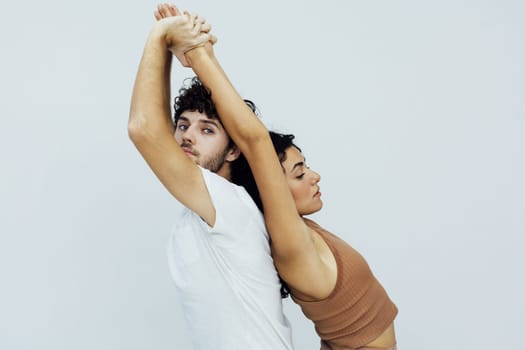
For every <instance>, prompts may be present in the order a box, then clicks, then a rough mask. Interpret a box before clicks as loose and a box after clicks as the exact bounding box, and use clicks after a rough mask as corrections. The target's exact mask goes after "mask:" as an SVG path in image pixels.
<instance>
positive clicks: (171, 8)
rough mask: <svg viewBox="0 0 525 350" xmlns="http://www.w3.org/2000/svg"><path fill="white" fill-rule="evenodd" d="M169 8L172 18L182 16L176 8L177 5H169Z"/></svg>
mask: <svg viewBox="0 0 525 350" xmlns="http://www.w3.org/2000/svg"><path fill="white" fill-rule="evenodd" d="M168 7H169V9H170V13H171V15H172V16H179V15H180V11H179V9H178V8H177V6H175V5H168Z"/></svg>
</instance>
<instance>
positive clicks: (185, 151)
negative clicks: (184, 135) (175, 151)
mask: <svg viewBox="0 0 525 350" xmlns="http://www.w3.org/2000/svg"><path fill="white" fill-rule="evenodd" d="M182 150H183V151H184V153H186V154H187V155H192V156H194V155H195V152H194V151H193V150H192V149H191V148H187V147H182Z"/></svg>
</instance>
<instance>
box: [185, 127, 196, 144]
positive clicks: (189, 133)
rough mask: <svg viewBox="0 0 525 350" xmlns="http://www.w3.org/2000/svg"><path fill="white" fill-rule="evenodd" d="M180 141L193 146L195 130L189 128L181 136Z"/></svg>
mask: <svg viewBox="0 0 525 350" xmlns="http://www.w3.org/2000/svg"><path fill="white" fill-rule="evenodd" d="M182 141H183V142H185V143H190V144H192V145H193V144H195V130H193V128H192V127H189V128H188V129H186V130H185V131H184V133H183V134H182Z"/></svg>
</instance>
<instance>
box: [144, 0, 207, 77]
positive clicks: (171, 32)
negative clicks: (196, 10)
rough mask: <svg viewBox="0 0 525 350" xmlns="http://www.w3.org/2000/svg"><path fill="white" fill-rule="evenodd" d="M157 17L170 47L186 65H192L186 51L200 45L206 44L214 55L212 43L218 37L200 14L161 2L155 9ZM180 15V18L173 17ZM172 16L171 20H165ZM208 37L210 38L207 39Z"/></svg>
mask: <svg viewBox="0 0 525 350" xmlns="http://www.w3.org/2000/svg"><path fill="white" fill-rule="evenodd" d="M154 14H155V19H157V21H159V22H163V23H161V25H162V26H163V31H164V33H165V39H166V44H167V46H168V49H169V50H170V51H171V52H172V53H173V54H174V55H175V57H177V59H178V60H179V62H180V63H181V64H182V65H183V66H184V67H190V63H189V61H188V59H187V57H186V56H185V53H186V52H188V51H190V50H192V49H194V48H196V47H199V46H204V47H205V49H206V52H207V53H208V55H210V56H213V48H212V45H213V44H215V43H216V42H217V38H216V37H215V36H214V35H212V34H210V30H211V26H210V25H209V24H208V23H206V20H205V19H204V18H203V17H199V15H197V14H194V15H191V14H190V13H189V12H187V11H185V12H184V14H182V15H181V13H180V11H179V9H178V8H177V7H176V6H174V5H170V4H159V5H158V6H157V9H156V10H155V13H154ZM177 16H180V17H179V18H178V19H176V20H175V19H173V17H177ZM167 18H172V19H171V20H165V19H167ZM206 38H208V40H206Z"/></svg>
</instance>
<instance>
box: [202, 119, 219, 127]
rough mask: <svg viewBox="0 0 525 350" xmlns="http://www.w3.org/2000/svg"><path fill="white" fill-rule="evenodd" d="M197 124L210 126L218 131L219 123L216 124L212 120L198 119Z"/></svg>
mask: <svg viewBox="0 0 525 350" xmlns="http://www.w3.org/2000/svg"><path fill="white" fill-rule="evenodd" d="M199 122H200V123H206V124H211V125H213V126H215V127H216V128H217V129H220V126H219V123H217V122H216V121H214V120H213V119H200V120H199Z"/></svg>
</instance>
